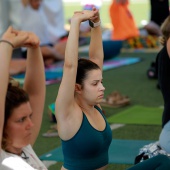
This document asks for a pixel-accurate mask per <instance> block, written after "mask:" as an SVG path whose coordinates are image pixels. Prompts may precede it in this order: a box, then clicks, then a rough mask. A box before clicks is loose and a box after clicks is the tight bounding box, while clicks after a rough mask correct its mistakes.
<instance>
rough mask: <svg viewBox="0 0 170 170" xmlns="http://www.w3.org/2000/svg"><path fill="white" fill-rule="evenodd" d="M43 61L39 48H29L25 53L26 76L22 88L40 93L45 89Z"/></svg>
mask: <svg viewBox="0 0 170 170" xmlns="http://www.w3.org/2000/svg"><path fill="white" fill-rule="evenodd" d="M44 88H45V72H44V62H43V57H42V54H41V50H40V48H39V47H38V48H30V49H28V54H27V65H26V77H25V83H24V89H25V90H26V91H27V92H29V94H30V93H31V94H36V93H41V94H42V95H43V93H44V91H45V89H44Z"/></svg>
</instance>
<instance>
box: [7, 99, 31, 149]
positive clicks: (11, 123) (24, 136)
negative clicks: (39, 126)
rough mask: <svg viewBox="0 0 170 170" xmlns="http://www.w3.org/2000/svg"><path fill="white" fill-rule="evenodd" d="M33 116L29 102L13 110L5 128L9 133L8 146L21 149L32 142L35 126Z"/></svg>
mask: <svg viewBox="0 0 170 170" xmlns="http://www.w3.org/2000/svg"><path fill="white" fill-rule="evenodd" d="M31 116H32V109H31V106H30V103H29V102H26V103H23V104H21V105H20V106H19V107H17V108H15V109H14V110H13V112H12V114H11V116H10V117H9V119H8V120H7V124H6V126H5V129H4V131H5V134H6V135H7V142H8V143H7V148H9V149H15V148H16V149H19V148H22V147H24V146H26V145H28V144H29V143H30V140H31V134H32V127H33V123H32V120H31ZM9 151H10V150H9Z"/></svg>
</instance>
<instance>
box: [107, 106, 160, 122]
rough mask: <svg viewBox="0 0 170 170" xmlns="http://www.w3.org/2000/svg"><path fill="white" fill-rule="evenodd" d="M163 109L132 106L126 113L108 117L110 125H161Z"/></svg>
mask: <svg viewBox="0 0 170 170" xmlns="http://www.w3.org/2000/svg"><path fill="white" fill-rule="evenodd" d="M162 112H163V109H162V108H156V107H144V106H138V105H136V106H132V107H130V108H128V109H125V110H124V111H122V112H120V113H118V114H116V115H113V116H110V117H108V119H107V120H108V122H109V123H123V124H142V125H161V120H162Z"/></svg>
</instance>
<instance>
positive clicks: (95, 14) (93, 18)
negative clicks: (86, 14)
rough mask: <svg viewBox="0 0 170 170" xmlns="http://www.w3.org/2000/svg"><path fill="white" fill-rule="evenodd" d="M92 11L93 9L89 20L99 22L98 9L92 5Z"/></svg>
mask: <svg viewBox="0 0 170 170" xmlns="http://www.w3.org/2000/svg"><path fill="white" fill-rule="evenodd" d="M92 11H94V12H95V13H94V16H93V17H91V18H90V19H89V20H91V21H93V22H99V21H100V15H99V10H97V9H96V8H95V7H93V9H92Z"/></svg>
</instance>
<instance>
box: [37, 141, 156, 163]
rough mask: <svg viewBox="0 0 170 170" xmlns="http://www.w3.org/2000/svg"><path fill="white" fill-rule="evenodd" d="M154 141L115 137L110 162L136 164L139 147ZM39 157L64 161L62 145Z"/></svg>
mask: <svg viewBox="0 0 170 170" xmlns="http://www.w3.org/2000/svg"><path fill="white" fill-rule="evenodd" d="M152 142H154V141H152V140H121V139H113V140H112V143H111V145H110V148H109V163H114V164H134V160H135V157H136V156H137V155H138V153H139V149H140V148H141V147H143V146H144V145H147V144H150V143H152ZM75 149H76V148H75ZM39 158H40V159H41V160H43V161H44V160H45V161H56V162H63V160H64V158H63V153H62V148H61V146H60V147H58V148H55V149H54V150H52V151H49V152H47V153H45V154H43V155H42V156H40V157H39Z"/></svg>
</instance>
